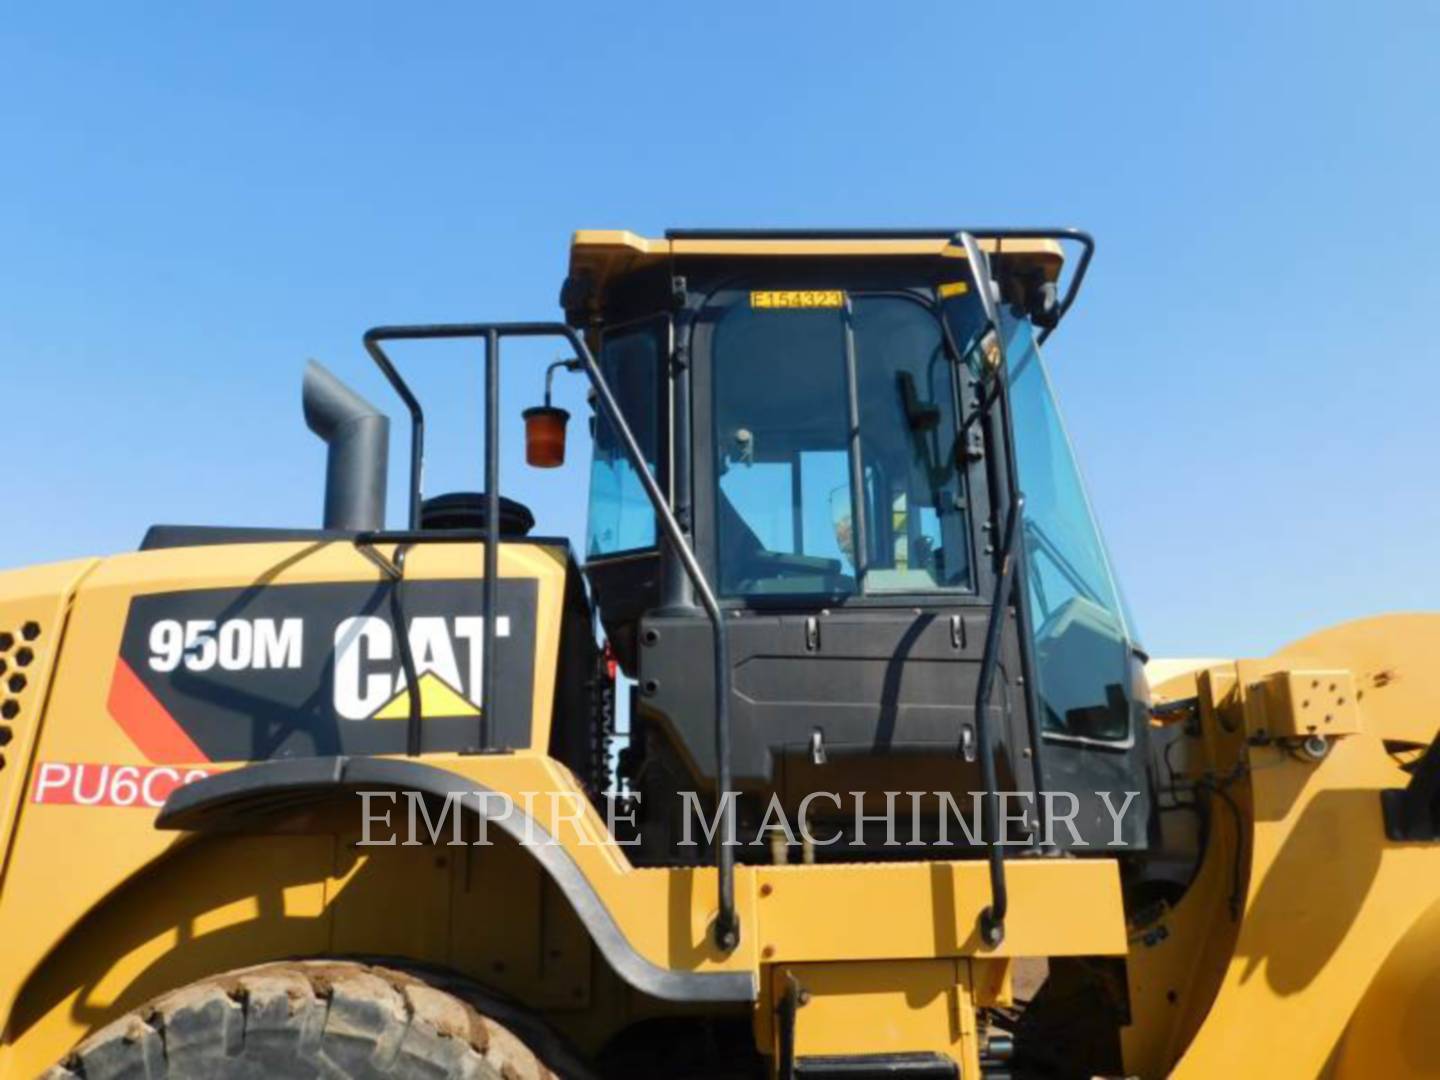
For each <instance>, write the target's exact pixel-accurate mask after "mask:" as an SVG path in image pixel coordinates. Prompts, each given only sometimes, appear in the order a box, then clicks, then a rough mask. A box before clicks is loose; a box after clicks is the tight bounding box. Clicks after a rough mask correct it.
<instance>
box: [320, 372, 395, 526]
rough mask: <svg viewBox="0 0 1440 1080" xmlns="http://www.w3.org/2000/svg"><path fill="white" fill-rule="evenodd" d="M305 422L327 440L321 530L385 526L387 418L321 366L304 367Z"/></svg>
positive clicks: (387, 446)
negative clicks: (323, 522) (323, 521)
mask: <svg viewBox="0 0 1440 1080" xmlns="http://www.w3.org/2000/svg"><path fill="white" fill-rule="evenodd" d="M301 400H302V402H303V404H304V407H305V423H306V424H307V425H308V426H309V428H310V430H311V431H313V432H314V433H315V434H316V435H318V436H320V438H322V439H324V440H325V444H326V446H327V447H328V452H327V454H326V459H325V528H327V529H341V530H346V531H356V532H359V531H365V530H368V529H383V528H384V527H385V483H386V471H387V468H388V465H389V461H390V418H389V417H387V416H386V415H385V414H384V413H382V412H381V411H380V410H379V409H377V408H376V407H375V406H374V405H371V404H370V403H369V402H368V401H366V400H365V399H364V398H362V397H361V396H360V395H359V394H357V393H356V392H355V391H354V390H351V389H350V387H348V386H346V385H345V384H344V383H343V382H341V381H340V380H339V379H337V378H336V377H335V376H334V375H332V374H331V373H330V372H329V371H328V370H327V369H326V368H325V367H324V366H323V365H321V364H320V363H318V362H317V361H314V360H311V361H310V362H309V364H307V365H306V367H305V388H304V392H303V393H302V395H301Z"/></svg>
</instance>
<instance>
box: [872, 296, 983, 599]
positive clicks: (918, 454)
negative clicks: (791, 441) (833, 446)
mask: <svg viewBox="0 0 1440 1080" xmlns="http://www.w3.org/2000/svg"><path fill="white" fill-rule="evenodd" d="M853 310H854V328H855V354H856V361H857V364H856V371H857V374H858V389H859V395H858V399H859V404H860V439H861V457H862V459H863V461H864V463H865V470H866V477H867V481H866V486H867V489H869V496H868V498H869V501H871V502H872V503H873V504H874V513H873V514H871V515H870V520H869V521H867V526H868V531H869V535H868V537H867V539H868V541H869V546H870V552H869V556H870V557H869V559H868V561H867V563H866V567H865V575H864V579H865V591H866V592H871V593H877V592H924V591H929V590H932V589H967V588H969V587H970V524H969V515H968V510H967V507H966V500H965V488H964V476H963V474H962V472H961V470H960V469H958V468H957V466H956V453H955V440H956V423H955V417H956V399H955V390H954V382H953V375H954V371H953V366H952V364H951V361H950V358H949V356H948V355H947V353H946V352H945V349H944V344H943V341H942V338H941V332H940V324H939V322H938V320H937V319H936V317H935V315H934V314H933V313H932V312H931V311H930V310H929V309H927V308H926V307H925V306H924V305H922V304H920V303H918V302H916V301H914V300H908V299H905V298H902V297H896V296H884V297H865V296H860V297H857V298H856V299H855V301H854V306H853Z"/></svg>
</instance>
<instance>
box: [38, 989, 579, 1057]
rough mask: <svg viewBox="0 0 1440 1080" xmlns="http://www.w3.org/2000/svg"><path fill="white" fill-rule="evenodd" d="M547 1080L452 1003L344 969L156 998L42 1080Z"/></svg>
mask: <svg viewBox="0 0 1440 1080" xmlns="http://www.w3.org/2000/svg"><path fill="white" fill-rule="evenodd" d="M304 1077H324V1078H326V1080H330V1078H335V1080H339V1078H342V1077H344V1078H349V1077H354V1078H356V1080H401V1078H403V1080H411V1078H425V1080H431V1078H435V1080H438V1078H441V1077H454V1078H457V1080H462V1078H463V1080H554V1074H553V1073H551V1072H550V1071H549V1070H548V1069H547V1068H546V1067H545V1066H544V1065H543V1064H541V1062H540V1061H539V1059H538V1058H537V1057H536V1056H535V1055H534V1054H533V1053H532V1052H531V1051H530V1050H529V1049H528V1048H527V1047H526V1046H525V1045H524V1043H522V1042H521V1041H520V1040H519V1039H517V1038H516V1037H515V1036H514V1035H513V1034H511V1032H510V1031H509V1030H507V1029H506V1028H504V1027H502V1026H501V1025H500V1024H497V1023H496V1022H495V1021H494V1020H492V1019H490V1018H489V1017H486V1016H482V1015H481V1014H480V1013H478V1012H476V1011H475V1009H474V1008H472V1007H471V1006H469V1005H468V1004H466V1003H465V1002H464V1001H462V1000H460V999H459V998H458V997H455V996H454V995H452V994H448V993H446V992H444V991H442V990H439V989H436V988H435V987H434V986H431V985H430V984H428V983H427V982H425V981H424V980H422V979H419V978H416V977H415V976H413V975H410V974H406V973H404V972H400V971H393V970H390V969H388V968H382V967H372V966H370V965H366V964H357V963H351V962H348V961H328V960H314V961H295V962H288V963H280V964H263V965H261V966H259V967H253V968H245V969H243V970H240V971H233V972H230V973H228V974H226V975H221V976H217V977H215V978H212V979H205V980H202V981H200V982H197V983H193V984H192V985H190V986H187V987H185V988H184V989H181V990H176V991H173V992H171V993H168V994H165V995H164V996H162V997H159V998H156V999H155V1000H154V1001H152V1002H150V1003H149V1004H147V1005H145V1006H143V1007H141V1008H139V1009H136V1010H135V1011H133V1012H130V1013H127V1014H126V1015H124V1016H122V1017H121V1018H120V1019H118V1020H116V1021H115V1022H114V1023H112V1024H109V1025H107V1026H105V1027H104V1028H101V1029H100V1030H99V1031H97V1032H95V1033H94V1034H93V1035H91V1036H90V1037H89V1038H87V1039H85V1040H84V1041H83V1042H81V1043H80V1044H79V1045H78V1046H77V1047H76V1048H75V1049H74V1050H73V1051H72V1052H71V1053H70V1055H69V1056H68V1057H67V1058H66V1059H65V1060H64V1061H63V1062H61V1063H60V1064H59V1065H57V1066H55V1067H54V1068H52V1069H51V1070H50V1071H49V1072H48V1073H46V1074H45V1080H211V1078H227V1080H229V1078H234V1080H300V1078H304Z"/></svg>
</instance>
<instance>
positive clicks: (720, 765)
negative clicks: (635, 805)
mask: <svg viewBox="0 0 1440 1080" xmlns="http://www.w3.org/2000/svg"><path fill="white" fill-rule="evenodd" d="M507 337H559V338H563V339H565V341H567V342H568V343H569V344H570V347H571V348H572V349H574V350H575V355H576V356H577V357H579V358H580V361H581V363H582V366H583V367H584V370H585V374H586V375H587V376H588V377H589V379H590V384H591V386H592V387H593V388H594V390H595V398H596V401H597V403H598V404H599V406H600V408H601V410H602V411H603V412H604V414H605V417H606V419H607V420H609V421H610V424H611V426H612V427H613V428H614V429H615V432H616V434H617V435H619V437H620V444H621V446H622V447H623V448H624V450H625V456H626V457H627V458H628V459H629V462H630V466H631V468H633V469H634V470H635V473H636V475H637V476H638V477H639V478H640V484H641V486H642V487H643V488H644V489H645V494H646V496H647V497H648V498H649V500H650V503H651V505H652V506H653V507H654V510H655V516H656V518H657V519H658V520H659V522H660V528H661V531H663V532H664V534H665V539H666V540H667V541H668V542H669V544H670V545H671V547H672V548H673V549H674V551H675V554H676V555H677V557H678V558H679V559H680V563H681V565H682V566H683V567H684V568H685V573H686V575H687V576H688V577H689V578H690V583H691V585H692V586H693V587H694V589H695V592H696V594H697V595H698V596H699V597H700V603H701V606H702V607H704V609H705V614H706V615H707V616H708V617H709V619H710V623H711V626H712V628H713V629H714V649H713V663H714V666H715V679H714V687H715V766H716V769H715V771H716V778H715V783H716V794H717V801H718V804H719V807H720V813H721V815H722V817H723V815H724V813H725V808H726V807H727V806H728V805H729V802H728V801H727V799H726V795H727V793H728V792H729V790H730V656H729V648H728V644H727V642H726V637H725V621H724V617H723V615H722V614H721V611H720V604H719V601H718V600H716V598H715V592H714V590H713V589H712V588H711V587H710V582H709V581H708V579H707V578H706V577H705V571H704V570H703V569H702V568H701V566H700V563H699V561H698V560H697V559H696V557H695V553H694V551H693V550H692V549H691V547H690V545H689V544H688V543H687V542H686V540H685V535H684V533H683V532H682V531H681V528H680V524H679V522H677V521H676V520H675V515H674V513H673V512H672V511H671V509H670V506H669V503H667V502H666V500H665V496H664V494H663V493H662V492H661V490H660V485H659V483H658V482H657V481H656V479H655V477H654V474H653V473H652V472H651V471H650V466H649V463H648V462H646V460H645V455H644V453H643V452H642V451H641V449H640V444H639V442H638V441H637V440H636V438H635V435H634V433H633V432H632V431H631V430H630V425H629V424H628V423H626V421H625V416H624V413H623V412H622V411H621V409H620V405H619V403H618V402H617V401H616V400H615V395H614V393H613V392H612V391H611V389H610V385H609V383H607V382H606V381H605V375H604V373H603V372H602V371H601V370H600V365H599V364H598V363H597V362H596V360H595V357H594V355H593V354H592V353H591V352H590V349H589V347H588V346H587V345H586V344H585V341H584V339H583V338H582V337H581V336H580V335H579V334H577V333H576V332H575V330H574V329H573V328H572V327H570V326H567V325H566V324H565V323H556V322H514V323H440V324H434V325H426V326H378V327H375V328H374V329H371V330H367V331H366V332H365V336H364V344H365V351H366V352H368V353H369V354H370V357H371V359H373V360H374V361H375V363H376V365H377V366H378V367H379V368H380V371H381V373H382V374H383V375H384V376H385V378H386V379H387V380H389V382H390V385H391V386H392V387H394V389H395V391H396V393H397V394H399V395H400V398H401V400H402V401H404V402H405V405H406V407H407V408H408V409H409V412H410V438H411V442H410V528H411V530H412V532H411V533H410V534H407V535H410V536H414V537H416V538H417V541H419V540H423V539H424V538H427V537H428V536H429V534H428V533H427V532H425V531H423V530H421V531H418V532H416V531H414V530H419V529H420V502H421V492H420V482H421V475H422V472H423V466H424V433H425V413H424V410H423V409H422V408H421V407H420V403H419V401H418V400H416V398H415V395H414V394H413V393H411V391H410V388H409V386H408V385H407V384H406V382H405V380H404V378H403V377H402V376H401V375H400V372H399V371H398V370H397V369H396V367H395V365H394V364H393V363H391V361H390V358H389V357H388V356H386V354H385V351H384V350H383V349H382V348H381V347H380V342H382V341H433V340H439V339H462V338H480V339H483V340H484V342H485V426H486V432H485V483H486V488H487V490H486V493H485V496H486V513H487V519H486V522H485V532H484V538H485V593H484V613H485V631H484V633H485V640H484V649H485V654H484V655H485V668H484V682H483V686H482V689H481V697H480V713H481V720H480V723H481V728H480V732H481V743H480V747H481V749H488V748H489V731H490V730H492V728H491V725H490V724H489V721H490V708H491V703H492V702H493V701H494V700H495V698H494V673H495V667H496V665H495V660H494V658H495V589H494V588H493V582H495V581H496V580H497V577H498V573H499V571H498V565H497V564H498V555H499V544H500V490H499V489H500V341H501V339H502V338H507ZM437 535H438V536H439V537H443V535H444V534H437ZM729 840H730V837H729V835H728V831H727V830H724V829H723V828H722V830H721V833H720V841H719V843H718V844H717V846H716V852H715V866H716V871H717V877H718V879H719V880H718V884H717V892H718V900H719V902H718V909H719V910H718V912H717V914H716V916H715V922H714V925H713V928H712V930H713V934H714V938H715V943H716V945H717V946H718V947H719V948H721V949H722V950H725V951H727V952H728V951H730V950H732V949H734V948H735V947H736V945H738V944H739V942H740V925H739V921H738V920H737V918H736V914H735V853H734V850H733V847H732V846H731V843H730V842H729Z"/></svg>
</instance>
